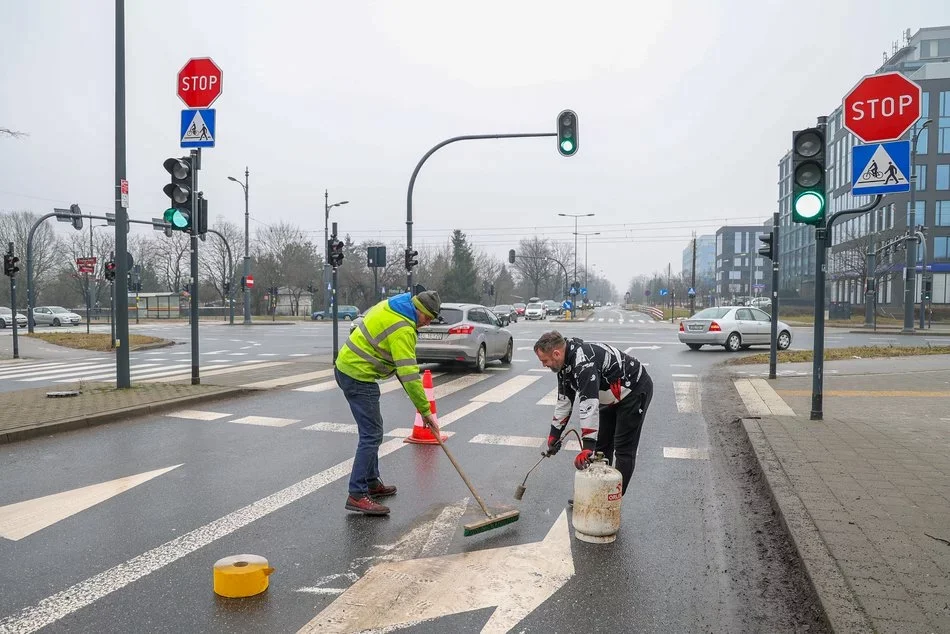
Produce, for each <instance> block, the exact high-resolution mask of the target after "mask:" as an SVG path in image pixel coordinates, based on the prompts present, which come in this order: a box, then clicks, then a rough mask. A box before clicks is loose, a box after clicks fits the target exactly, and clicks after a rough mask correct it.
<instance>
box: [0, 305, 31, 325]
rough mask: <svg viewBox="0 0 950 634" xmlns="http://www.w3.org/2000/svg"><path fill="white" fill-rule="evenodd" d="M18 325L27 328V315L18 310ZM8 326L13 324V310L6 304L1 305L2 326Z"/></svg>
mask: <svg viewBox="0 0 950 634" xmlns="http://www.w3.org/2000/svg"><path fill="white" fill-rule="evenodd" d="M16 325H17V327H18V328H26V315H24V314H23V313H19V312H18V313H17V314H16ZM7 326H13V311H11V310H10V309H9V308H7V307H6V306H0V328H6V327H7Z"/></svg>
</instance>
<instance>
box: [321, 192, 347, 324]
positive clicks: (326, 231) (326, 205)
mask: <svg viewBox="0 0 950 634" xmlns="http://www.w3.org/2000/svg"><path fill="white" fill-rule="evenodd" d="M349 202H350V201H348V200H341V201H340V202H338V203H333V204H332V205H331V204H330V192H329V191H328V190H326V189H324V190H323V252H324V256H323V291H324V296H325V297H326V301H325V302H324V311H323V316H324V317H328V316H329V315H330V293H328V292H327V285H328V284H329V282H330V273H329V271H330V210H331V209H332V208H334V207H339V206H340V205H345V204H347V203H349Z"/></svg>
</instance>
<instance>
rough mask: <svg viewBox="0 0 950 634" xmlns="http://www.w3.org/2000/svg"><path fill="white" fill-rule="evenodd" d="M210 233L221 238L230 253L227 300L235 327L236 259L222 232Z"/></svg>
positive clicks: (211, 230) (213, 231)
mask: <svg viewBox="0 0 950 634" xmlns="http://www.w3.org/2000/svg"><path fill="white" fill-rule="evenodd" d="M208 233H213V234H214V235H216V236H218V237H219V238H221V242H223V243H224V248H225V250H226V251H227V252H228V267H227V269H228V273H227V276H228V280H229V282H228V293H227V297H226V298H225V299H227V301H228V305H229V306H230V307H231V325H232V326H233V325H234V301H233V299H234V286H233V284H234V258H233V257H232V256H231V245H230V244H228V241H227V239H226V238H225V237H224V236H223V235H221V232H219V231H216V230H215V229H208Z"/></svg>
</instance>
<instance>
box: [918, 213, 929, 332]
mask: <svg viewBox="0 0 950 634" xmlns="http://www.w3.org/2000/svg"><path fill="white" fill-rule="evenodd" d="M921 226H923V223H921ZM917 238H918V239H919V240H920V248H921V251H922V253H921V267H920V329H921V330H923V329H924V311H925V307H926V306H927V300H926V299H924V286H926V284H927V234H925V233H924V232H923V231H918V232H917Z"/></svg>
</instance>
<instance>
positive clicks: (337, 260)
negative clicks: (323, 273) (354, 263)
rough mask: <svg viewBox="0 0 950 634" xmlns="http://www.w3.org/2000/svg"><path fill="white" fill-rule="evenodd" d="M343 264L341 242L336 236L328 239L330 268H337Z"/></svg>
mask: <svg viewBox="0 0 950 634" xmlns="http://www.w3.org/2000/svg"><path fill="white" fill-rule="evenodd" d="M342 264H343V241H342V240H337V239H336V236H333V237H331V238H330V266H332V267H333V268H338V267H339V266H341V265H342Z"/></svg>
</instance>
